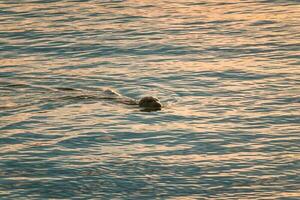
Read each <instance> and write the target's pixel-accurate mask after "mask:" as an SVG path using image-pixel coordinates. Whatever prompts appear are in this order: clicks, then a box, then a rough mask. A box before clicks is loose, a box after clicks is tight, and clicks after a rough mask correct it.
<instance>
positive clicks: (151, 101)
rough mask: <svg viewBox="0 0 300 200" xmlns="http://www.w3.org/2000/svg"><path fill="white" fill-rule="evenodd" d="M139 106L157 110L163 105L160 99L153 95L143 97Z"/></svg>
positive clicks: (146, 109) (144, 109)
mask: <svg viewBox="0 0 300 200" xmlns="http://www.w3.org/2000/svg"><path fill="white" fill-rule="evenodd" d="M138 104H139V107H141V108H143V111H155V110H160V109H161V107H162V105H161V103H160V102H159V100H158V99H157V98H155V97H152V96H147V97H143V98H141V100H139V102H138Z"/></svg>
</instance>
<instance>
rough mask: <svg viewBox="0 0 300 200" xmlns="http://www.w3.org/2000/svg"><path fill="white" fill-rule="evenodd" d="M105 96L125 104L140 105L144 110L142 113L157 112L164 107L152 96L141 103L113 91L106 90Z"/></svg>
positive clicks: (142, 99)
mask: <svg viewBox="0 0 300 200" xmlns="http://www.w3.org/2000/svg"><path fill="white" fill-rule="evenodd" d="M104 94H106V95H109V96H110V97H113V98H114V99H116V100H118V102H120V103H123V104H127V105H138V106H139V107H140V108H142V111H148V112H150V111H157V110H161V108H162V105H161V103H160V102H159V100H158V99H157V98H155V97H152V96H146V97H142V98H141V99H140V100H139V101H136V100H135V99H132V98H129V97H125V96H122V95H121V94H119V93H118V92H116V91H114V90H111V89H106V90H104Z"/></svg>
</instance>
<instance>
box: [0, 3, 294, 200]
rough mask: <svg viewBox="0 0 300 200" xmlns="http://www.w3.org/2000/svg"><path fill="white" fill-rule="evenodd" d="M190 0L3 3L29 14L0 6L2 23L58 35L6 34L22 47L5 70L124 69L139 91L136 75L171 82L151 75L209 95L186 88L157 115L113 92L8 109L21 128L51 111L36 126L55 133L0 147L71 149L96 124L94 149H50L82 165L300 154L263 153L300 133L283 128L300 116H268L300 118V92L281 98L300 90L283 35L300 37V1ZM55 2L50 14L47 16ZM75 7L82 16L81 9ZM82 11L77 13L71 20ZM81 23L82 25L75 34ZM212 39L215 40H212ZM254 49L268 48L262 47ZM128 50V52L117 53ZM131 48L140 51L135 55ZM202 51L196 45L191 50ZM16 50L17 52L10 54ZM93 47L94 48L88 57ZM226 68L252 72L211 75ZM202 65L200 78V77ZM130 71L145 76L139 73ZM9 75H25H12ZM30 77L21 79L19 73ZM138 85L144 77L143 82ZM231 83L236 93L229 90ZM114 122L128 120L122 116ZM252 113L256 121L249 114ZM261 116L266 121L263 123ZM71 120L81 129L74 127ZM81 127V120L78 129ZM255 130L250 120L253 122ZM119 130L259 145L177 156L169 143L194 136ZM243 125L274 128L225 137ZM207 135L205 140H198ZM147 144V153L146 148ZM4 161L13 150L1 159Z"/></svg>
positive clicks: (207, 162)
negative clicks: (105, 98)
mask: <svg viewBox="0 0 300 200" xmlns="http://www.w3.org/2000/svg"><path fill="white" fill-rule="evenodd" d="M190 3H193V1H183V0H178V1H175V2H166V1H158V2H156V4H153V1H150V0H143V1H137V0H129V1H125V2H120V5H121V7H114V5H113V4H105V3H98V2H97V1H89V2H76V4H74V3H73V2H64V1H57V2H51V3H47V4H36V3H31V4H30V3H23V4H20V5H19V6H17V5H16V6H13V7H12V6H11V7H10V6H9V5H7V4H6V3H0V7H1V8H3V9H6V10H8V11H13V12H17V13H19V15H20V16H19V19H18V20H13V19H10V17H7V16H0V21H5V23H4V24H3V25H2V26H0V32H6V33H17V32H19V33H23V32H24V31H28V32H29V33H31V34H36V33H39V34H41V33H43V34H49V35H52V36H54V37H53V38H47V36H45V35H42V38H32V39H30V40H28V38H27V39H24V38H22V37H21V36H20V35H19V36H15V37H6V38H5V39H0V41H1V42H4V43H5V44H7V45H11V46H19V47H20V49H18V53H16V52H13V55H12V56H6V54H5V56H3V57H2V58H1V65H2V66H6V67H3V68H1V72H3V73H10V72H14V73H16V74H17V75H16V77H18V78H21V77H22V78H24V77H25V78H26V77H27V78H28V79H35V80H37V79H38V78H40V77H38V76H40V75H39V74H47V73H48V74H47V76H46V78H47V77H50V78H51V77H52V76H62V77H63V78H67V77H72V78H75V79H76V78H78V82H80V81H82V82H84V81H90V80H92V79H93V80H99V82H100V81H105V80H106V79H104V80H101V78H103V76H107V77H108V79H109V78H110V79H114V80H120V79H122V78H124V80H125V79H126V80H125V81H124V82H125V83H126V87H128V88H130V87H131V88H130V89H131V90H135V89H136V87H137V86H136V85H138V84H137V83H136V82H137V81H139V80H143V79H147V78H149V77H150V78H151V77H152V78H157V80H159V81H161V82H158V83H152V84H156V86H157V88H158V89H168V90H170V91H178V92H181V93H182V94H192V93H194V94H195V95H198V93H199V94H200V96H186V97H184V95H182V96H183V97H182V99H181V101H179V102H178V103H177V104H175V105H173V106H170V107H166V108H164V109H163V110H162V111H161V112H159V114H158V115H157V116H155V114H153V115H152V113H150V114H149V113H147V114H146V113H143V114H140V112H139V110H138V108H136V107H134V108H131V107H127V106H124V105H114V104H110V103H107V104H106V103H105V102H97V103H95V102H93V103H80V104H73V105H64V106H61V107H57V108H55V109H52V110H51V109H50V110H45V111H43V112H30V110H38V109H39V107H38V106H36V105H33V106H29V107H27V108H26V109H27V110H26V111H25V112H20V113H14V114H13V115H9V116H5V117H1V118H0V119H1V125H2V124H4V125H5V126H11V125H14V124H18V123H22V122H25V121H30V120H32V119H33V118H35V117H46V120H45V121H43V120H40V121H38V120H37V121H38V124H37V125H28V127H26V128H28V129H29V130H31V131H32V132H35V133H36V134H47V135H52V136H57V137H56V138H54V139H40V140H38V139H37V140H34V139H30V140H24V141H21V142H20V143H19V144H5V145H3V146H1V147H0V152H2V153H12V152H21V151H25V152H26V151H27V149H28V148H31V147H35V146H40V147H42V146H44V147H49V148H54V149H58V150H62V151H63V150H65V151H68V148H66V147H64V146H63V145H62V144H61V143H63V142H66V141H68V140H72V139H76V138H80V137H81V136H88V134H89V133H90V132H93V133H98V134H99V135H96V136H95V137H96V138H97V139H100V140H101V141H103V142H102V143H101V144H98V146H91V147H89V148H87V149H84V147H83V148H81V149H79V150H78V152H79V151H80V154H79V153H78V154H74V155H60V156H57V157H53V158H50V160H52V161H60V160H70V161H76V162H78V163H81V165H80V166H84V164H83V163H86V165H87V166H91V165H97V164H99V163H105V162H108V161H111V160H114V159H115V160H119V162H120V163H122V162H124V161H125V160H126V161H130V160H135V159H141V160H145V161H159V162H160V163H162V164H164V165H196V166H200V165H201V166H202V167H211V166H219V167H222V166H223V165H225V164H228V163H232V162H235V163H243V162H245V163H251V162H252V163H255V162H257V161H263V162H270V163H272V162H275V161H276V160H277V161H278V162H280V161H282V162H283V163H284V162H286V163H288V162H291V163H292V162H296V161H297V160H299V159H300V154H299V153H298V152H293V151H290V152H289V149H288V147H286V149H284V150H281V152H276V151H274V152H267V151H266V152H263V150H262V149H264V148H271V149H272V146H271V145H276V144H277V143H280V144H281V145H283V144H284V145H285V144H288V143H289V142H293V141H297V139H298V137H297V136H296V134H294V135H293V132H292V133H291V135H290V136H286V137H285V138H284V139H283V138H282V134H283V133H285V132H286V131H287V130H293V131H294V129H296V128H297V124H294V123H291V124H288V125H286V124H273V123H271V122H268V121H265V122H264V121H263V120H265V118H267V117H270V116H272V117H278V118H280V117H282V118H284V117H285V115H291V116H297V114H298V107H299V102H290V103H288V104H286V105H285V106H282V105H281V104H278V105H277V104H275V105H274V104H272V103H273V102H274V101H275V100H278V99H285V98H287V97H294V96H296V95H297V94H299V92H300V88H299V86H298V85H292V84H291V80H293V81H294V79H296V78H295V77H296V75H297V74H299V73H300V68H299V67H298V65H294V67H293V66H292V64H293V63H296V62H297V61H298V59H297V58H296V55H297V54H298V53H297V52H296V51H287V50H286V49H284V47H285V45H290V46H293V45H294V46H295V45H296V44H298V43H299V42H298V39H299V38H298V37H296V36H295V35H297V33H298V32H299V31H298V29H299V18H300V14H299V13H300V6H299V5H290V6H288V5H286V6H280V5H276V4H268V5H264V4H262V3H261V2H251V3H250V2H245V1H239V0H234V1H231V2H230V3H228V4H222V5H219V4H220V2H219V1H210V2H209V5H201V4H199V5H197V4H194V5H193V6H191V5H189V4H190ZM122 6H124V7H122ZM241 7H243V9H244V10H243V11H244V12H241ZM45 12H46V13H47V15H44V14H45ZM24 13H28V14H30V13H31V14H36V15H39V17H30V16H28V17H26V16H22V14H24ZM74 13H77V14H78V15H76V16H74ZM91 13H93V14H94V15H95V18H91V16H90V14H91ZM270 13H273V14H270ZM274 13H276V14H274ZM50 16H51V17H50ZM72 18H74V20H71V19H72ZM123 18H124V20H126V19H127V20H128V22H126V23H119V22H118V20H121V19H123ZM133 19H134V20H133ZM68 20H70V21H68ZM217 21H220V22H219V23H218V22H217ZM260 22H265V23H267V25H265V26H264V28H261V26H259V25H257V23H260ZM268 23H269V24H268ZM255 24H256V25H255ZM274 30H276V31H274ZM80 31H81V32H82V33H81V34H77V35H76V34H75V33H77V32H80ZM172 31H173V32H172ZM88 33H90V34H88ZM135 33H144V35H139V34H136V35H135ZM21 35H22V34H21ZM29 35H30V34H29ZM53 41H55V42H60V44H53V43H51V42H53ZM273 43H274V44H273ZM96 45H99V48H98V49H97V48H95V49H91V50H89V49H88V50H84V49H83V50H81V48H85V47H93V46H96ZM272 45H273V46H272ZM103 46H105V47H107V46H108V47H114V48H116V49H117V50H116V52H112V53H111V54H107V55H106V54H105V53H106V52H101V51H99V52H98V50H99V49H101V48H102V47H103ZM157 46H167V48H169V50H173V49H176V48H178V47H182V49H183V50H185V51H183V53H182V54H179V53H178V52H180V51H181V49H180V48H179V50H178V51H174V52H173V53H172V52H171V53H169V52H167V50H166V51H159V49H160V48H159V47H157ZM47 47H55V48H56V49H55V48H54V49H53V50H49V51H45V52H43V51H42V50H43V49H45V48H47ZM30 48H33V49H34V48H37V50H35V51H32V52H30V51H28V52H27V50H28V49H30ZM39 48H40V49H39ZM147 48H148V49H147ZM212 48H215V49H213V50H211V49H212ZM222 48H223V50H222ZM276 48H278V49H276ZM145 49H146V50H149V51H150V53H148V54H147V52H144V50H145ZM220 49H221V50H220ZM255 49H259V50H267V51H266V52H259V51H258V52H255V51H254V50H255ZM56 50H65V51H64V52H65V53H69V54H66V55H63V54H62V55H60V54H58V53H57V52H56ZM118 50H119V51H121V52H125V53H123V54H122V53H119V54H118V52H117V51H118ZM133 50H135V51H136V52H138V53H140V55H138V54H137V55H135V54H134V53H132V51H133ZM230 50H231V51H233V52H230ZM242 50H252V51H253V52H252V53H251V51H249V52H250V53H248V54H247V53H246V54H242V53H239V51H242ZM193 51H195V53H192V52H193ZM6 53H7V55H8V53H9V52H6ZM101 53H102V54H101ZM168 53H169V54H168ZM176 53H177V54H176ZM91 54H92V56H90V55H91ZM293 56H294V57H293ZM103 63H106V64H107V63H108V65H107V66H106V65H105V66H104V65H103ZM82 66H87V67H82ZM228 71H229V72H230V71H241V72H247V74H245V75H243V74H242V75H240V76H241V77H238V78H227V79H226V77H225V78H223V79H222V78H220V76H217V75H215V76H214V75H212V74H213V73H218V72H221V73H226V72H228ZM206 72H210V73H211V74H210V76H209V75H208V76H206V75H205V73H206ZM34 73H37V74H34ZM191 74H192V75H193V74H194V76H191ZM198 74H199V76H201V77H197V75H198ZM249 74H255V75H260V76H263V75H273V76H274V77H270V78H268V77H267V78H261V79H259V78H258V79H251V77H250V79H249V80H244V79H243V78H242V77H243V76H245V77H246V76H247V75H248V76H249ZM172 75H173V76H174V77H175V78H176V76H178V77H184V76H186V75H189V76H190V78H189V77H187V79H189V82H188V83H182V82H180V81H178V80H177V81H176V80H173V79H172V77H171V78H170V76H172ZM283 75H284V76H283ZM288 75H290V76H289V77H292V78H290V79H287V78H286V76H288ZM246 78H247V77H246ZM40 79H41V80H42V79H43V78H40ZM130 80H134V81H135V82H134V81H133V83H130ZM11 81H12V82H15V83H18V81H17V80H14V79H12V80H11ZM127 81H128V82H127ZM150 81H151V79H150ZM205 81H207V82H208V83H209V82H212V83H214V84H215V85H213V86H212V85H207V86H206V87H205V84H204V85H201V84H203V83H201V82H205ZM20 83H23V82H22V81H20ZM139 83H141V85H143V84H145V83H144V82H142V81H141V82H139ZM199 83H201V84H199ZM130 84H132V85H130ZM271 84H277V85H276V86H277V87H272V88H276V89H277V90H275V91H274V90H266V89H264V88H266V87H268V86H270V85H271ZM287 84H290V85H287ZM116 86H117V87H118V86H119V85H116ZM278 90H280V92H278ZM198 91H199V92H198ZM163 92H164V91H163ZM201 92H207V93H209V94H212V96H205V95H203V94H202V93H201ZM222 92H223V93H222ZM226 92H227V94H230V95H227V96H226V95H224V94H226ZM220 93H221V94H222V95H223V96H222V95H220ZM16 94H17V93H15V95H16ZM30 95H31V94H30V93H29V94H27V96H22V98H24V99H26V98H29V97H30ZM201 95H203V96H201ZM218 95H219V96H218ZM32 96H34V94H32ZM258 97H259V98H260V99H258V100H257V99H255V98H258ZM15 98H16V97H15V96H12V97H1V101H2V105H1V107H0V109H3V107H4V108H13V107H17V105H18V104H17V102H15V101H14V100H15ZM36 98H39V97H36ZM32 100H35V99H34V98H33V99H32ZM45 101H46V100H45ZM3 102H4V103H3ZM44 103H45V102H44ZM3 105H4V106H3ZM269 105H271V106H269ZM287 105H288V106H287ZM259 108H264V109H265V108H268V109H270V112H268V111H261V112H259V111H258V109H259ZM99 113H100V114H103V113H109V114H110V115H111V116H117V117H119V118H118V119H113V118H111V117H107V116H102V115H100V114H99ZM270 113H271V114H272V115H271V114H270ZM128 115H131V116H133V117H135V118H139V119H144V120H145V119H147V120H148V121H150V122H152V120H157V123H147V120H145V121H146V122H144V121H142V122H140V121H134V120H132V121H130V122H129V121H126V120H128V119H126V116H128ZM90 116H91V117H90ZM161 116H164V117H165V118H163V119H168V120H166V121H160V118H158V119H156V118H155V117H161ZM166 116H170V117H175V118H176V117H179V119H178V120H173V121H172V120H169V118H168V117H166ZM230 117H232V118H233V119H234V120H240V121H239V122H237V121H234V120H232V121H230V120H228V118H230ZM125 119H126V120H125ZM116 120H120V121H122V120H124V121H122V123H116ZM222 120H223V121H222ZM251 120H252V121H254V122H255V123H257V124H251ZM247 122H248V123H247ZM259 123H265V124H264V126H262V125H261V124H259ZM74 124H75V125H74ZM68 126H70V127H72V128H71V129H68ZM287 126H288V127H287ZM79 127H80V128H81V129H77V128H79ZM99 127H101V128H99ZM250 128H251V130H249V129H250ZM115 129H119V130H120V131H124V132H129V133H131V134H141V135H142V134H144V133H153V134H155V133H157V132H159V131H162V130H163V131H164V132H165V133H168V134H169V136H168V137H170V139H173V140H176V137H177V134H178V133H182V132H183V133H194V134H197V135H198V136H202V135H203V138H201V139H199V140H201V141H198V142H202V143H203V144H206V143H211V144H217V145H220V146H221V147H223V148H228V149H234V148H241V149H242V148H247V149H246V150H252V151H246V150H245V151H244V152H243V151H241V152H234V153H224V154H219V153H218V152H202V153H194V152H192V153H190V154H189V155H180V154H175V153H174V154H175V155H174V154H170V155H164V154H160V153H170V152H176V151H188V150H190V149H192V148H193V143H190V144H189V143H188V142H189V141H184V142H186V143H184V142H182V143H178V144H174V145H173V144H172V145H164V144H155V145H153V144H148V145H147V144H144V143H143V142H144V141H143V139H144V138H137V139H134V138H132V139H129V140H125V142H128V143H125V144H119V145H116V144H115V143H117V142H118V141H115V140H117V139H118V138H117V137H118V135H117V134H116V135H113V134H114V131H115ZM233 130H234V131H236V132H238V131H240V132H242V131H245V130H246V133H248V132H247V131H249V132H250V131H253V132H255V133H257V135H258V134H264V135H266V136H265V137H262V138H260V137H258V138H253V139H251V142H248V143H247V144H246V143H241V144H240V143H234V142H232V143H225V144H222V142H223V143H224V141H225V140H227V142H228V141H229V142H230V141H231V139H236V138H238V135H237V136H235V135H234V134H238V133H236V132H234V133H231V132H230V131H233ZM23 133H24V130H22V128H19V129H18V128H16V129H8V130H5V131H4V132H1V134H2V135H1V137H4V138H5V137H10V136H11V137H13V136H14V135H21V136H22V134H23ZM172 134H174V136H173V135H172ZM204 136H207V138H205V137H204ZM208 136H211V137H208ZM270 136H273V137H274V138H272V137H270ZM277 136H278V137H277ZM168 137H167V136H165V137H164V136H160V137H159V136H151V137H150V136H149V138H151V139H156V140H158V141H159V140H160V139H161V140H167V139H168ZM226 137H228V138H226ZM116 138H117V139H116ZM120 142H121V141H120ZM122 142H123V141H122ZM130 142H131V143H130ZM191 142H192V141H191ZM274 143H275V144H274ZM197 145H199V144H198V143H197ZM200 145H201V143H200ZM275 147H276V146H275ZM275 147H274V148H275ZM290 148H293V147H290ZM242 150H243V149H242ZM208 151H209V150H208ZM147 153H150V154H154V156H147ZM142 154H145V155H146V156H144V157H143V156H140V155H142ZM8 157H9V156H8ZM11 158H12V157H11ZM0 159H6V158H1V157H0ZM12 159H16V158H12ZM274 160H275V161H274ZM62 165H65V166H66V167H70V168H71V167H78V166H77V165H76V164H70V163H67V162H66V163H62ZM264 169H266V170H269V169H270V166H267V165H262V164H258V165H256V166H250V167H245V168H241V169H233V170H231V171H230V170H229V171H225V172H220V173H216V172H214V173H215V174H213V173H212V174H206V175H204V176H203V178H207V177H210V178H217V177H220V176H238V175H240V174H241V173H244V172H249V171H255V170H264ZM0 173H1V172H0ZM274 176H275V175H262V176H261V177H260V180H265V181H266V182H267V181H269V182H272V181H274V180H275V179H276V177H275V178H274ZM8 179H9V178H8ZM14 179H17V180H24V179H25V178H24V177H22V176H20V177H14ZM32 180H34V179H32ZM276 181H279V179H278V180H276ZM238 184H239V183H236V185H234V187H236V189H237V190H238V189H242V188H243V187H244V186H243V185H238ZM247 187H248V188H249V187H251V188H254V187H258V186H247ZM274 187H275V186H274ZM276 187H277V186H276ZM258 189H260V187H258ZM271 193H272V195H273V196H272V197H273V198H275V197H278V198H279V197H298V196H299V194H300V193H299V192H292V191H287V192H276V191H273V192H271ZM178 198H179V197H178ZM185 198H186V199H191V198H193V196H182V197H180V198H179V199H185ZM173 199H176V198H175V197H174V198H173Z"/></svg>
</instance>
